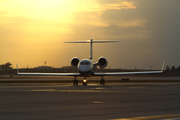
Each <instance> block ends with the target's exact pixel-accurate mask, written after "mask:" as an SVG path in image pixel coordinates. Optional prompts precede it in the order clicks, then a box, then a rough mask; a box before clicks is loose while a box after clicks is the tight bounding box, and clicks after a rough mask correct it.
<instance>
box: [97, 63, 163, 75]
mask: <svg viewBox="0 0 180 120" xmlns="http://www.w3.org/2000/svg"><path fill="white" fill-rule="evenodd" d="M164 63H165V62H163V65H162V68H161V71H143V72H108V73H94V75H95V76H113V75H133V74H153V73H162V72H163V70H164Z"/></svg>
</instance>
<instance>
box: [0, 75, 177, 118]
mask: <svg viewBox="0 0 180 120" xmlns="http://www.w3.org/2000/svg"><path fill="white" fill-rule="evenodd" d="M122 78H127V76H123V77H122ZM122 78H120V77H109V78H108V77H107V78H106V85H104V86H102V85H99V78H94V79H92V78H91V79H90V78H88V79H89V81H90V82H88V85H87V86H83V85H81V84H80V85H78V86H73V85H72V84H73V83H70V82H67V83H65V82H59V83H58V82H57V83H55V82H54V83H53V82H52V83H50V82H46V83H43V82H42V83H40V82H39V83H35V82H31V83H23V82H21V83H12V82H2V81H18V80H19V81H26V80H27V81H36V80H39V81H53V80H54V81H55V80H57V81H63V80H69V81H72V77H51V76H49V77H35V76H32V77H28V76H23V77H19V76H17V77H13V78H10V77H5V78H0V81H1V83H0V119H1V120H10V119H18V120H32V119H33V120H72V119H73V120H74V119H75V120H76V119H77V120H92V119H93V120H132V119H136V120H150V119H151V120H156V119H158V120H169V119H171V120H179V119H180V102H179V101H180V82H172V79H173V80H177V81H178V80H179V78H174V77H173V78H172V77H168V78H167V77H164V78H165V79H166V82H163V81H160V82H152V81H154V80H156V79H158V80H163V79H162V77H144V78H139V79H140V80H145V78H147V79H148V80H147V81H148V82H135V79H137V80H138V78H137V77H128V78H129V82H127V81H126V82H122V81H121V79H122ZM79 80H80V81H81V78H79ZM93 80H94V81H93ZM108 80H113V81H114V82H113V81H111V82H110V81H109V82H107V81H108ZM131 80H134V81H133V82H130V81H131ZM149 80H151V82H149ZM118 81H121V82H118ZM167 81H168V82H167Z"/></svg>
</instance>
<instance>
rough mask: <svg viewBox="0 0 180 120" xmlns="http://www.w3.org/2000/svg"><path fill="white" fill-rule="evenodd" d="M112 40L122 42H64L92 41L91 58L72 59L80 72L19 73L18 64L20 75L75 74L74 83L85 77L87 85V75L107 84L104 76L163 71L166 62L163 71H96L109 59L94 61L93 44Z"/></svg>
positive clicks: (72, 63)
mask: <svg viewBox="0 0 180 120" xmlns="http://www.w3.org/2000/svg"><path fill="white" fill-rule="evenodd" d="M110 42H120V41H100V40H98V41H93V39H90V40H87V41H71V42H64V43H90V58H88V59H82V60H80V59H79V58H77V57H74V58H72V59H71V66H72V67H74V68H77V69H78V71H79V73H19V71H18V66H17V74H18V75H40V76H43V75H46V76H48V75H50V76H74V82H73V83H74V85H78V80H77V79H76V78H77V77H84V80H83V85H87V81H86V77H93V76H101V77H102V79H101V80H100V84H102V85H104V84H105V79H104V77H103V76H114V75H128V74H149V73H162V71H163V67H164V62H163V65H162V69H161V71H143V72H108V73H96V72H95V71H94V69H95V68H96V67H97V66H99V67H100V68H105V67H106V66H107V65H108V62H107V59H106V58H105V57H100V58H99V59H98V61H97V62H94V61H93V60H92V59H93V53H92V51H93V50H92V47H93V46H92V45H93V43H110Z"/></svg>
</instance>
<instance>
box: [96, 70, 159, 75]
mask: <svg viewBox="0 0 180 120" xmlns="http://www.w3.org/2000/svg"><path fill="white" fill-rule="evenodd" d="M150 73H162V71H144V72H108V73H94V75H95V76H113V75H114V76H115V75H132V74H150Z"/></svg>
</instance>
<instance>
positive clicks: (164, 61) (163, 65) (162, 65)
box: [161, 61, 165, 73]
mask: <svg viewBox="0 0 180 120" xmlns="http://www.w3.org/2000/svg"><path fill="white" fill-rule="evenodd" d="M164 64H165V61H164V62H163V65H162V69H161V73H162V72H163V70H164Z"/></svg>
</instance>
